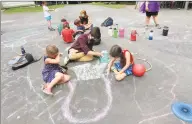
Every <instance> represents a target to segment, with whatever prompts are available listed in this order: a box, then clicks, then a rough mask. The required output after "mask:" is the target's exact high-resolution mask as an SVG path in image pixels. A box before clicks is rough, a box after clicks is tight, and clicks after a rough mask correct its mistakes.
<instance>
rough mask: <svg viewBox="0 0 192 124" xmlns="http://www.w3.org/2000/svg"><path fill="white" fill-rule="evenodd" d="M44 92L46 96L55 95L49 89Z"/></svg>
mask: <svg viewBox="0 0 192 124" xmlns="http://www.w3.org/2000/svg"><path fill="white" fill-rule="evenodd" d="M43 92H44V93H45V94H47V95H53V93H52V92H51V91H49V90H48V89H47V88H45V89H44V90H43Z"/></svg>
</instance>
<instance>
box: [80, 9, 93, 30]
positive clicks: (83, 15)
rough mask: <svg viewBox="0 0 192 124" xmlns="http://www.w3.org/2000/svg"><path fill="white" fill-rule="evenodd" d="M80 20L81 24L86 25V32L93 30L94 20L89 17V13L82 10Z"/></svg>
mask: <svg viewBox="0 0 192 124" xmlns="http://www.w3.org/2000/svg"><path fill="white" fill-rule="evenodd" d="M79 19H80V20H81V23H82V24H83V25H84V27H85V30H88V29H91V27H92V26H93V25H92V20H91V18H90V17H89V16H88V15H87V12H86V11H85V10H82V11H81V12H80V16H79Z"/></svg>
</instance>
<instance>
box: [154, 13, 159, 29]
mask: <svg viewBox="0 0 192 124" xmlns="http://www.w3.org/2000/svg"><path fill="white" fill-rule="evenodd" d="M153 21H154V23H155V26H156V27H157V28H159V29H160V28H161V27H160V25H159V23H158V15H155V16H153Z"/></svg>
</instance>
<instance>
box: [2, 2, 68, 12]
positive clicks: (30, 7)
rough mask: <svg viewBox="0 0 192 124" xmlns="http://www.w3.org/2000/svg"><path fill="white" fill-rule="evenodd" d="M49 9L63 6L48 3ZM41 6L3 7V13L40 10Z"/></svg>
mask: <svg viewBox="0 0 192 124" xmlns="http://www.w3.org/2000/svg"><path fill="white" fill-rule="evenodd" d="M48 7H49V9H56V8H62V7H64V4H59V5H50V6H48ZM42 11H43V8H42V6H29V7H14V8H7V9H5V11H4V13H6V14H13V13H23V12H42Z"/></svg>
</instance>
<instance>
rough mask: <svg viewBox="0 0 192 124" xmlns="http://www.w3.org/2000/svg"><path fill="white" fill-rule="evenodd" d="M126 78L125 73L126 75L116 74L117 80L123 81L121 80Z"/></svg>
mask: <svg viewBox="0 0 192 124" xmlns="http://www.w3.org/2000/svg"><path fill="white" fill-rule="evenodd" d="M124 78H125V75H124V74H118V75H116V76H115V79H116V80H117V81H121V80H123V79H124Z"/></svg>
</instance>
